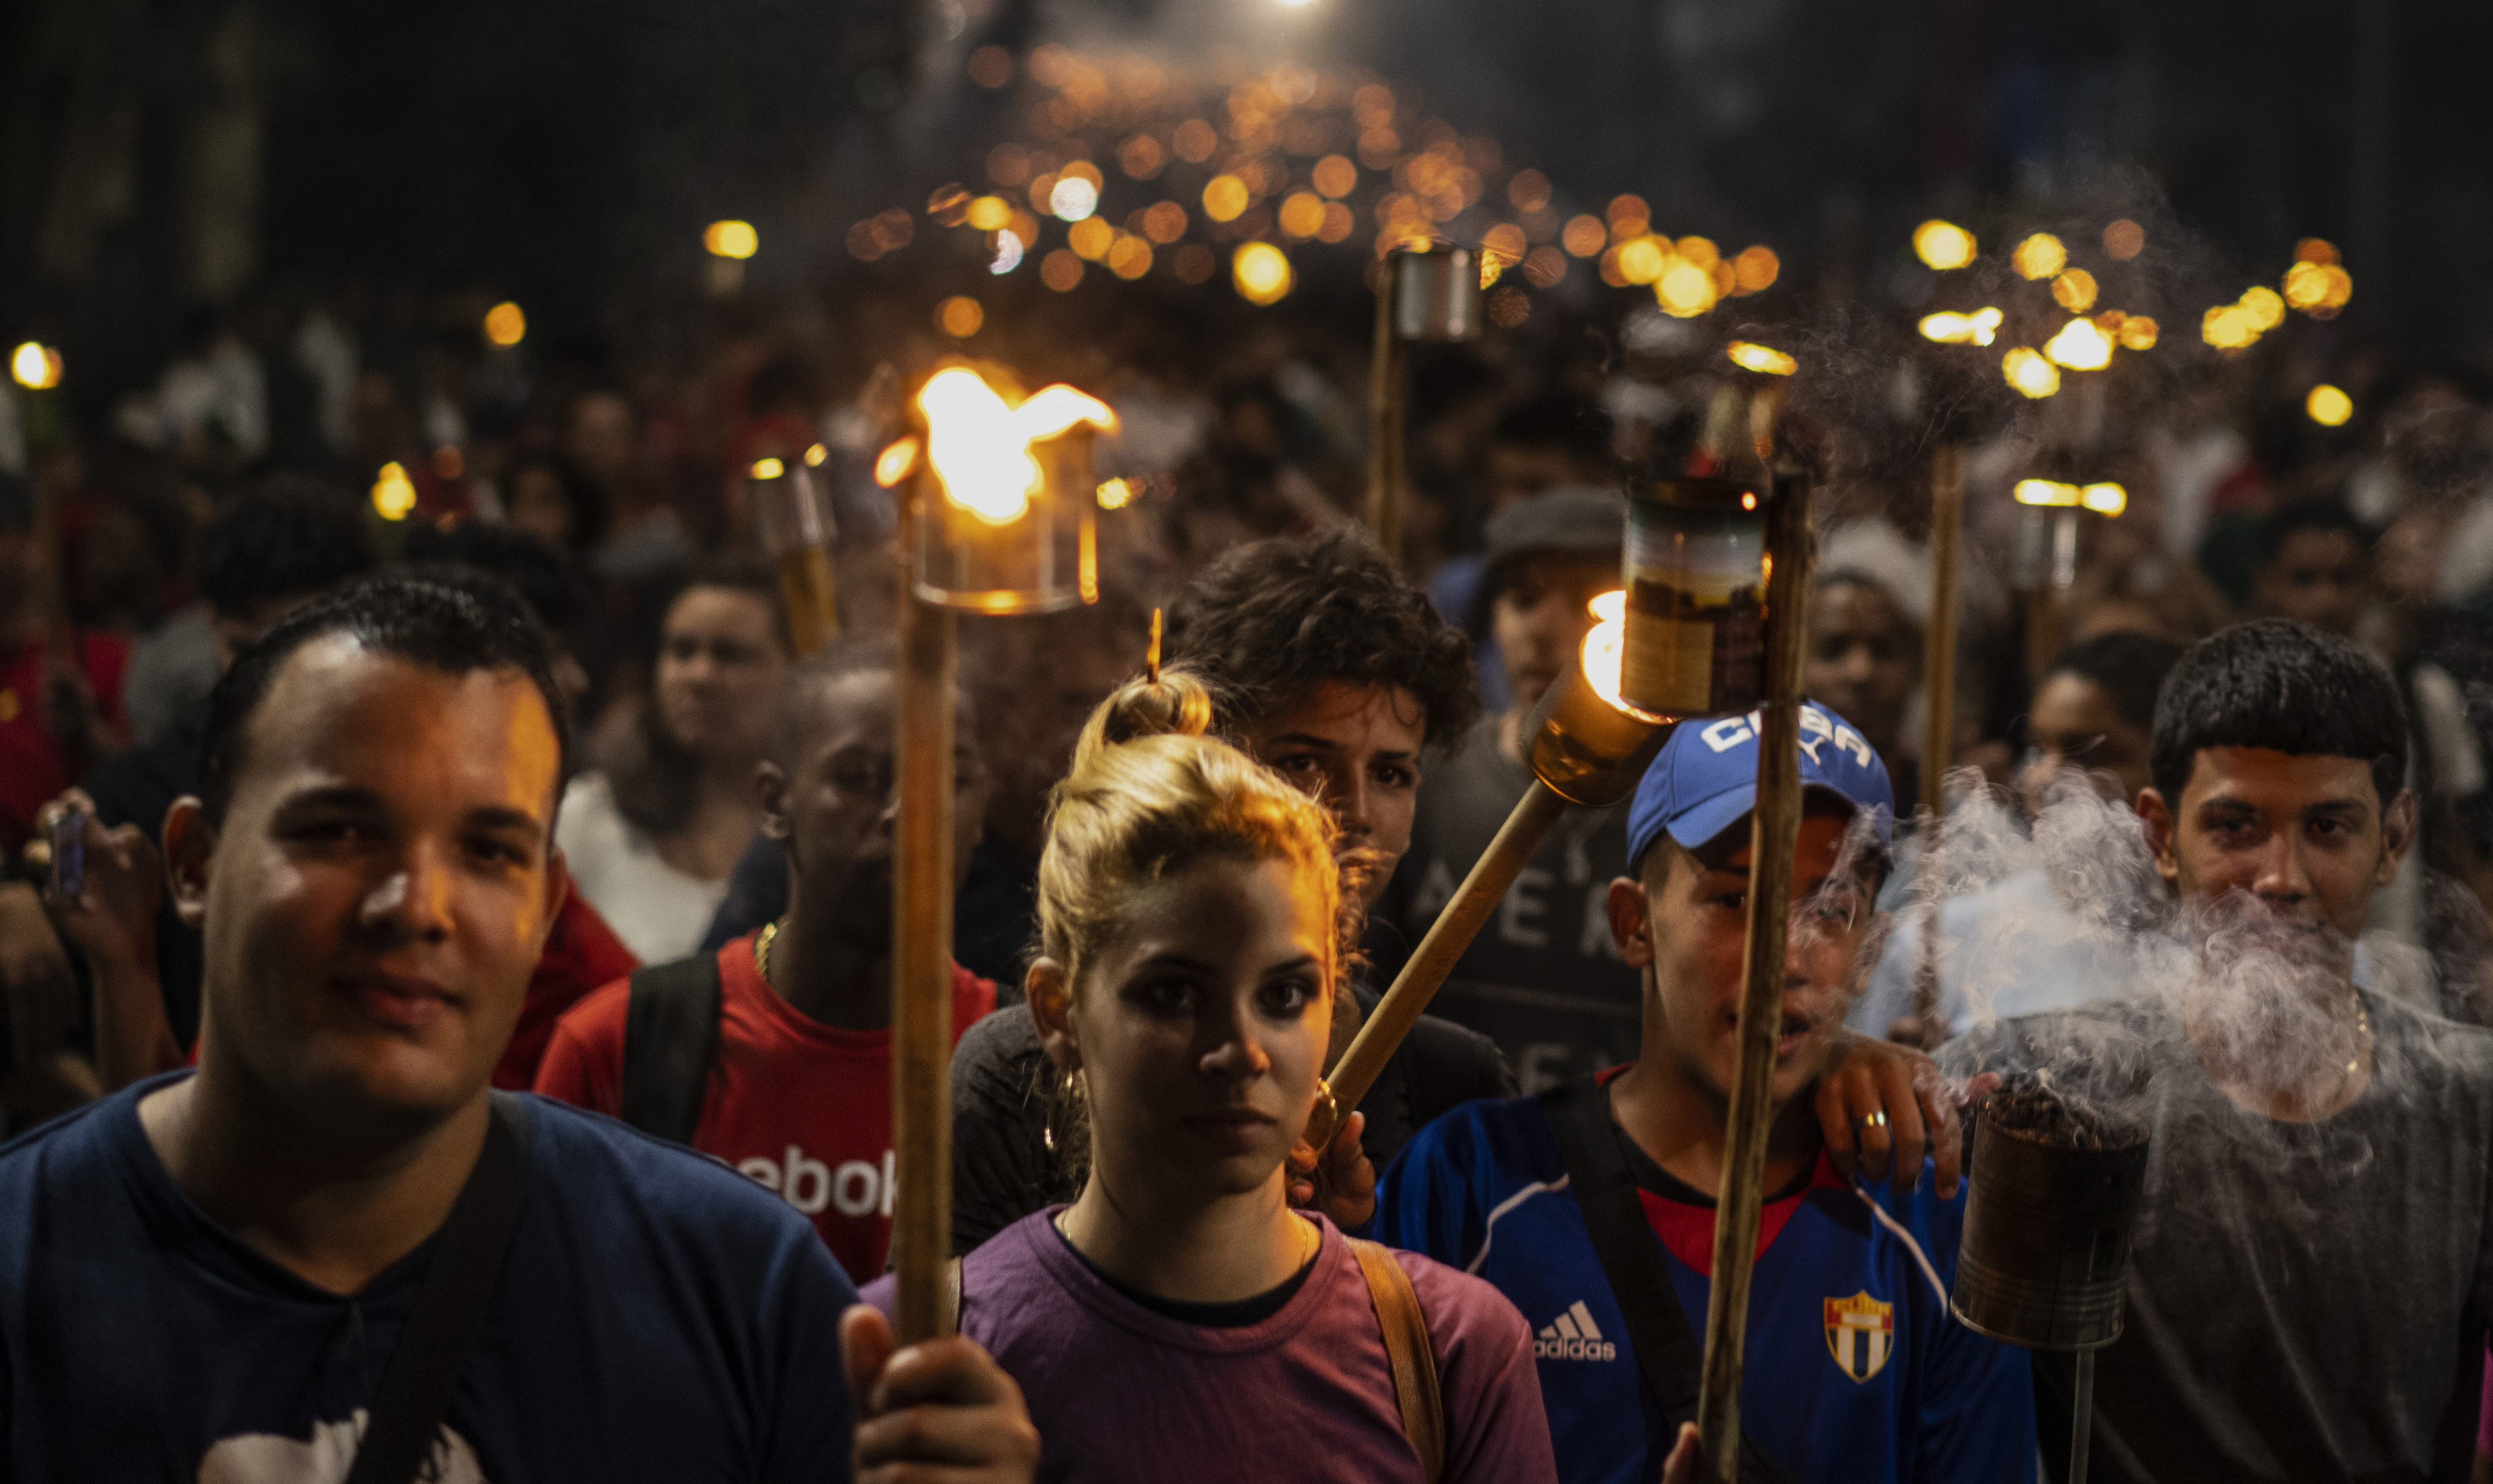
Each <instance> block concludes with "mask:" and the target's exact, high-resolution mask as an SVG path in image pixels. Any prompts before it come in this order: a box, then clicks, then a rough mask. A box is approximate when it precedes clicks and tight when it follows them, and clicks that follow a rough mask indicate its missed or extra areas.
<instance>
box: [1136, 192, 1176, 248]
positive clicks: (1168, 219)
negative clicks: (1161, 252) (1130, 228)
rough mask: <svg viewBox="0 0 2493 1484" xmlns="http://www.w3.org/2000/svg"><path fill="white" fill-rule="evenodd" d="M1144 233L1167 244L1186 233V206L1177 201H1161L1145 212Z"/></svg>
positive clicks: (1164, 244) (1156, 240)
mask: <svg viewBox="0 0 2493 1484" xmlns="http://www.w3.org/2000/svg"><path fill="white" fill-rule="evenodd" d="M1143 235H1144V236H1146V237H1148V238H1150V239H1151V240H1152V241H1154V242H1156V243H1159V244H1161V245H1162V246H1166V245H1167V244H1169V243H1172V242H1175V241H1177V240H1178V239H1179V238H1181V237H1184V236H1185V235H1186V208H1185V207H1183V206H1180V205H1179V204H1178V203H1177V202H1175V201H1160V202H1156V203H1155V204H1154V205H1153V206H1152V208H1151V209H1150V210H1148V211H1146V212H1144V213H1143Z"/></svg>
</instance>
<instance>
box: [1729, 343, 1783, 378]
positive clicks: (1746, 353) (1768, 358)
mask: <svg viewBox="0 0 2493 1484" xmlns="http://www.w3.org/2000/svg"><path fill="white" fill-rule="evenodd" d="M1723 353H1724V354H1725V355H1727V356H1729V357H1730V358H1731V364H1733V365H1734V366H1737V367H1739V368H1741V369H1742V370H1744V371H1759V372H1762V373H1764V374H1766V375H1769V376H1788V375H1790V374H1791V373H1792V372H1793V371H1798V370H1799V369H1800V363H1799V362H1797V361H1795V360H1793V359H1792V358H1791V357H1790V356H1788V355H1786V354H1785V353H1784V352H1782V351H1780V350H1777V349H1775V348H1774V347H1773V346H1771V345H1758V344H1754V343H1752V342H1750V341H1732V342H1731V343H1729V344H1728V345H1726V346H1724V347H1723Z"/></svg>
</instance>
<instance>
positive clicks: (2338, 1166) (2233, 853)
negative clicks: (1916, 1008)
mask: <svg viewBox="0 0 2493 1484" xmlns="http://www.w3.org/2000/svg"><path fill="white" fill-rule="evenodd" d="M2406 755H2407V729H2406V720H2405V713H2404V708H2403V707H2402V706H2401V705H2400V704H2399V700H2398V692H2397V687H2396V684H2395V683H2394V682H2393V681H2392V680H2391V679H2390V678H2389V675H2388V671H2386V670H2385V669H2383V668H2381V666H2380V665H2379V663H2378V662H2376V661H2374V660H2372V659H2371V658H2370V657H2369V656H2367V655H2365V654H2364V653H2363V652H2362V651H2361V650H2360V649H2358V648H2357V647H2356V646H2355V645H2354V643H2352V642H2351V641H2350V640H2347V639H2344V638H2339V637H2337V636H2335V635H2331V634H2328V633H2324V632H2323V631H2321V630H2318V629H2315V628H2312V627H2310V626H2309V625H2305V624H2298V623H2293V622H2290V621H2286V620H2282V619H2268V620H2263V621H2260V622H2257V623H2251V624H2245V625H2242V626H2241V627H2239V628H2236V629H2231V630H2228V631H2226V632H2224V633H2222V634H2218V635H2216V636H2215V637H2214V638H2208V639H2205V640H2203V641H2201V642H2200V643H2199V644H2197V645H2195V646H2194V647H2192V648H2191V649H2190V651H2189V652H2188V653H2186V654H2185V655H2183V656H2182V658H2181V660H2180V662H2179V663H2178V665H2177V666H2176V667H2175V668H2174V670H2173V673H2172V675H2171V676H2170V678H2168V679H2167V680H2166V682H2165V685H2164V690H2163V693H2162V696H2161V697H2160V698H2159V699H2158V701H2157V704H2156V708H2155V728H2154V737H2153V742H2152V746H2151V752H2150V771H2151V773H2152V776H2153V780H2154V782H2153V786H2152V787H2148V788H2145V789H2143V790H2141V791H2140V793H2139V796H2138V813H2139V815H2140V816H2141V817H2142V818H2143V820H2144V822H2145V825H2146V837H2147V844H2148V847H2149V849H2150V850H2151V852H2152V855H2153V858H2154V864H2155V869H2156V872H2157V874H2158V875H2159V876H2162V877H2163V878H2164V880H2165V881H2166V882H2167V883H2168V884H2169V885H2170V886H2171V887H2172V888H2173V889H2174V891H2175V892H2176V893H2177V894H2178V905H2179V924H2180V926H2181V929H2182V930H2183V931H2182V932H2180V933H2178V934H2177V935H2174V936H2173V937H2172V938H2171V939H2170V940H2169V941H2165V940H2159V939H2150V940H2148V941H2147V942H2146V943H2144V944H2143V945H2142V947H2141V952H2140V955H2139V957H2140V960H2141V962H2142V963H2145V964H2148V965H2156V966H2157V969H2156V970H2150V971H2149V972H2148V973H2147V974H2145V975H2143V976H2142V978H2141V980H2140V982H2138V983H2137V984H2135V985H2134V986H2133V987H2132V992H2131V994H2129V995H2128V996H2127V997H2125V998H2122V999H2118V1000H2110V1001H2105V1002H2102V1003H2099V1004H2094V1005H2088V1006H2086V1007H2083V1008H2080V1009H2076V1010H2070V1011H2062V1012H2056V1013H2052V1014H2045V1015H2036V1016H2027V1017H2024V1018H2021V1019H2018V1020H2012V1021H2005V1022H2000V1023H1997V1024H1993V1025H1990V1026H1986V1027H1984V1028H1982V1029H1980V1030H1977V1031H1975V1032H1974V1033H1972V1034H1970V1035H1968V1036H1966V1037H1965V1038H1963V1039H1961V1040H1959V1041H1957V1042H1955V1043H1953V1044H1951V1045H1950V1046H1949V1047H1947V1048H1946V1049H1944V1050H1943V1051H1942V1053H1941V1055H1940V1061H1941V1065H1942V1066H1943V1067H1945V1068H1946V1069H1947V1070H1948V1071H1949V1072H1950V1073H1951V1074H1952V1075H1964V1074H1967V1073H1970V1072H1973V1071H1977V1070H1988V1071H2000V1072H2006V1073H2011V1074H2015V1073H2018V1072H2022V1071H2028V1070H2035V1069H2044V1070H2050V1071H2053V1072H2055V1073H2056V1074H2057V1076H2058V1077H2059V1078H2060V1079H2061V1081H2060V1082H2059V1083H2058V1085H2061V1086H2063V1087H2065V1086H2068V1085H2070V1083H2069V1081H2068V1079H2071V1078H2082V1077H2085V1076H2087V1075H2088V1074H2089V1073H2102V1072H2103V1071H2104V1070H2105V1069H2106V1068H2107V1067H2109V1066H2115V1065H2118V1064H2121V1058H2122V1056H2123V1055H2124V1054H2125V1055H2126V1056H2127V1057H2129V1058H2130V1059H2129V1060H2128V1061H2127V1063H2126V1064H2127V1065H2129V1066H2132V1067H2136V1068H2140V1069H2144V1070H2145V1071H2146V1072H2147V1073H2148V1082H2147V1083H2146V1090H2145V1093H2144V1097H2143V1100H2142V1103H2141V1105H2140V1107H2139V1110H2138V1111H2139V1112H2141V1113H2143V1114H2144V1115H2146V1116H2147V1118H2148V1120H2149V1123H2150V1126H2151V1130H2152V1135H2151V1137H2152V1143H2150V1145H2149V1152H2148V1172H2147V1185H2146V1196H2145V1202H2144V1205H2143V1207H2142V1210H2141V1213H2140V1216H2139V1219H2138V1222H2137V1225H2136V1227H2135V1229H2134V1231H2133V1232H2132V1248H2131V1254H2130V1262H2129V1279H2128V1291H2127V1295H2126V1303H2125V1312H2124V1316H2123V1323H2124V1327H2123V1330H2122V1333H2121V1336H2120V1338H2119V1339H2118V1341H2117V1342H2115V1343H2114V1344H2113V1345H2112V1346H2111V1347H2110V1348H2109V1349H2107V1350H2103V1351H2102V1352H2101V1355H2100V1359H2099V1361H2098V1366H2097V1372H2096V1380H2095V1404H2094V1405H2095V1412H2094V1425H2093V1430H2092V1436H2093V1443H2092V1449H2093V1467H2094V1474H2095V1477H2096V1478H2098V1479H2104V1480H2133V1479H2135V1480H2181V1479H2194V1480H2195V1479H2227V1480H2278V1481H2283V1480H2300V1479H2426V1478H2430V1479H2451V1480H2458V1479H2465V1478H2466V1477H2467V1476H2468V1469H2469V1464H2470V1460H2471V1458H2472V1456H2473V1453H2474V1444H2475V1432H2476V1423H2477V1411H2478V1381H2479V1377H2480V1366H2481V1364H2482V1361H2483V1357H2484V1336H2485V1324H2486V1320H2487V1317H2488V1297H2493V1229H2488V1225H2487V1215H2486V1202H2487V1198H2488V1196H2493V1169H2488V1164H2493V1035H2488V1034H2487V1033H2486V1032H2484V1031H2482V1030H2478V1029H2474V1028H2470V1027H2463V1026H2460V1025H2457V1024H2452V1023H2449V1022H2447V1021H2441V1020H2437V1019H2433V1018H2430V1017H2428V1016H2425V1015H2423V1014H2421V1013H2419V1012H2418V1011H2415V1010H2412V1009H2409V1008H2406V1007H2405V1006H2403V1005H2401V1004H2399V1003H2398V1002H2396V1001H2395V1000H2392V999H2388V998H2385V997H2383V996H2381V995H2379V994H2373V993H2371V992H2370V991H2367V990H2363V989H2360V988H2358V986H2357V985H2356V984H2355V982H2354V979H2353V944H2354V939H2355V936H2356V935H2358V933H2360V932H2361V931H2362V927H2363V920H2364V916H2365V913H2366V912H2367V911H2368V910H2369V909H2370V906H2371V902H2372V895H2373V893H2374V892H2376V891H2378V890H2379V889H2380V888H2381V887H2383V886H2385V885H2387V884H2388V882H2389V881H2390V880H2391V879H2392V878H2393V877H2394V876H2396V874H2397V869H2398V861H2399V858H2400V857H2401V855H2403V853H2404V852H2405V850H2406V849H2407V847H2408V846H2409V844H2410V842H2411V841H2412V840H2413V839H2414V832H2415V802H2414V798H2413V796H2412V795H2411V794H2409V793H2408V792H2407V791H2406V789H2405V788H2404V787H2401V781H2402V779H2403V778H2404V777H2405V770H2406V761H2407V756H2406ZM2157 970H2160V971H2157ZM2081 1048H2085V1049H2088V1052H2090V1053H2091V1054H2088V1053H2085V1052H2081V1050H2080V1049H2081ZM2106 1052H2110V1053H2113V1054H2110V1055H2107V1054H2104V1053H2106ZM2035 1361H2036V1364H2035V1373H2036V1386H2037V1390H2038V1392H2039V1393H2040V1394H2039V1395H2038V1398H2037V1401H2038V1404H2039V1405H2038V1409H2037V1410H2038V1412H2039V1413H2040V1414H2041V1415H2042V1417H2043V1426H2042V1436H2043V1438H2044V1439H2045V1445H2046V1447H2047V1448H2051V1449H2053V1450H2055V1451H2056V1452H2057V1450H2059V1449H2063V1448H2065V1447H2066V1446H2067V1444H2066V1439H2067V1438H2068V1431H2067V1427H2066V1424H2065V1418H2066V1407H2067V1403H2066V1398H2067V1397H2068V1395H2069V1392H2070V1383H2071V1380H2072V1373H2071V1367H2070V1359H2069V1357H2068V1356H2066V1355H2055V1354H2049V1353H2041V1354H2037V1355H2036V1357H2035ZM2055 1410H2057V1411H2058V1412H2059V1413H2060V1415H2061V1417H2062V1419H2063V1420H2062V1424H2061V1426H2059V1427H2058V1428H2057V1429H2056V1428H2055V1427H2054V1425H2053V1422H2052V1420H2051V1416H2052V1413H2053V1412H2054V1411H2055ZM2056 1435H2057V1436H2056Z"/></svg>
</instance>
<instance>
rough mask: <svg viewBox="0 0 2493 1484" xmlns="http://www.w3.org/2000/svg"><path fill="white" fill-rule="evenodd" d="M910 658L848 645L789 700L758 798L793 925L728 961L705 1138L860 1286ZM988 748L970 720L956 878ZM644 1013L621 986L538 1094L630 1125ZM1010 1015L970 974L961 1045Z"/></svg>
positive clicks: (955, 1000) (881, 1067)
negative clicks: (628, 1091)
mask: <svg viewBox="0 0 2493 1484" xmlns="http://www.w3.org/2000/svg"><path fill="white" fill-rule="evenodd" d="M893 659H894V656H893V651H892V648H891V645H890V643H889V641H888V640H878V639H871V638H852V639H841V640H838V641H836V642H834V643H833V644H831V645H830V646H829V647H828V648H826V649H825V650H823V651H822V652H821V653H819V654H817V655H815V656H814V657H812V658H811V659H809V660H807V661H805V662H804V663H803V664H802V665H800V666H798V667H797V668H796V670H795V671H794V672H793V673H792V674H791V675H790V676H789V677H788V682H787V686H786V688H785V689H784V690H783V691H782V692H781V693H780V698H779V714H778V719H777V723H776V726H775V728H774V736H773V745H772V753H773V760H771V761H768V762H765V763H764V764H762V766H761V768H760V769H759V770H758V771H757V775H756V778H755V790H756V796H757V797H758V799H759V800H760V802H761V805H762V812H763V826H762V827H763V829H764V831H765V832H766V833H767V834H768V835H769V836H770V837H771V838H772V839H774V840H777V841H778V842H779V843H780V845H781V846H782V847H783V848H785V849H786V851H787V854H788V913H787V915H786V916H784V917H782V918H780V919H779V921H777V922H775V923H772V924H770V925H769V926H767V927H766V928H764V929H762V930H761V931H760V932H758V933H750V934H747V935H744V936H742V937H739V938H736V939H735V940H733V941H731V942H730V943H728V945H727V946H726V947H724V948H722V949H720V950H719V951H718V955H717V960H718V1007H719V1008H718V1025H717V1042H716V1047H715V1050H714V1051H713V1052H712V1054H711V1056H710V1062H709V1068H708V1072H707V1075H706V1081H705V1083H704V1085H703V1090H702V1097H701V1107H700V1113H699V1115H698V1117H697V1118H696V1120H695V1121H694V1124H693V1136H692V1145H693V1147H694V1148H696V1149H699V1150H701V1151H702V1152H703V1153H705V1154H712V1155H715V1156H717V1157H718V1158H720V1159H722V1160H724V1161H726V1162H727V1163H728V1164H730V1165H732V1166H734V1167H735V1168H736V1169H737V1170H739V1171H741V1172H744V1173H745V1174H746V1175H749V1176H751V1177H752V1178H753V1179H755V1180H757V1181H759V1182H760V1183H762V1184H763V1185H766V1186H767V1187H769V1188H770V1189H772V1190H774V1191H777V1192H778V1193H779V1195H780V1197H781V1198H782V1199H784V1200H785V1201H787V1202H788V1203H789V1204H791V1205H793V1206H795V1207H796V1209H797V1210H799V1211H802V1212H804V1213H805V1214H806V1215H808V1216H810V1217H812V1218H813V1222H814V1228H815V1230H816V1231H818V1232H822V1234H823V1240H824V1241H825V1242H826V1243H827V1244H829V1246H830V1249H831V1252H832V1255H833V1256H835V1257H837V1258H838V1259H839V1261H840V1265H841V1266H843V1267H845V1268H847V1269H848V1271H849V1273H850V1275H851V1276H852V1277H854V1278H856V1279H857V1280H858V1281H859V1282H864V1281H867V1280H869V1279H872V1278H874V1277H877V1276H879V1275H880V1274H881V1273H882V1272H883V1266H884V1253H885V1250H886V1247H888V1246H889V1244H890V1240H891V1030H890V1024H891V929H892V924H891V835H892V822H893V817H894V814H895V803H894V799H893V789H892V777H893V772H894V760H893V757H894V746H893V740H894V739H893V721H894V713H893V686H892V665H893ZM956 735H957V736H958V737H959V739H960V740H959V742H958V743H957V744H956V750H955V753H954V758H953V790H954V792H953V797H954V801H955V807H954V810H953V820H954V826H953V828H954V832H955V834H954V840H953V850H952V859H953V863H954V869H955V870H956V871H966V869H967V867H968V865H969V860H970V851H971V850H972V848H973V847H975V846H976V845H977V841H978V821H979V817H980V816H981V814H982V813H983V808H984V802H985V799H984V795H985V791H986V773H985V769H984V767H983V766H982V764H981V763H980V761H979V757H978V752H977V748H976V744H975V743H974V742H972V741H971V740H970V739H971V738H972V737H973V736H975V735H976V726H975V724H974V722H973V721H972V719H971V717H970V715H969V711H968V707H967V706H966V705H964V706H962V708H961V715H960V724H959V726H958V727H957V728H956ZM956 884H957V883H956ZM662 971H663V970H662ZM645 972H647V971H645ZM631 999H632V986H631V981H630V980H628V979H626V980H620V981H617V982H616V983H614V984H610V985H608V986H607V987H606V988H604V989H602V990H599V991H598V992H597V993H595V994H591V995H589V996H588V997H587V998H586V999H585V1000H582V1001H581V1002H580V1004H579V1005H578V1006H576V1007H574V1008H573V1009H572V1011H571V1012H570V1013H569V1014H567V1015H565V1016H564V1017H563V1018H562V1019H561V1020H560V1021H559V1022H557V1023H556V1025H555V1030H554V1039H553V1041H552V1043H551V1044H550V1045H549V1046H548V1047H547V1048H546V1054H545V1060H544V1062H543V1063H542V1064H541V1065H540V1067H539V1068H538V1071H537V1084H536V1090H537V1091H539V1092H541V1093H544V1094H546V1095H547V1096H549V1097H557V1098H561V1099H562V1100H563V1101H565V1102H568V1103H577V1104H579V1105H580V1106H582V1107H584V1108H591V1109H595V1110H597V1111H598V1112H600V1113H621V1112H622V1110H623V1078H624V1071H623V1068H624V1054H623V1045H624V1026H625V1024H626V1022H627V1019H628V1018H629V1015H630V1011H631ZM995 1005H996V987H995V984H994V982H993V981H991V980H986V979H981V978H978V977H977V976H976V975H975V974H972V973H970V972H969V971H967V970H966V969H963V968H961V967H959V966H958V965H955V966H954V967H953V970H952V1028H953V1034H954V1035H955V1036H958V1035H959V1034H960V1032H961V1031H962V1030H964V1029H967V1028H968V1027H969V1025H970V1024H972V1023H973V1022H976V1020H978V1019H979V1018H980V1017H981V1016H984V1015H985V1014H987V1012H989V1011H990V1010H993V1009H994V1008H995Z"/></svg>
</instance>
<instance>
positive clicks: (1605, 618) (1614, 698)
mask: <svg viewBox="0 0 2493 1484" xmlns="http://www.w3.org/2000/svg"><path fill="white" fill-rule="evenodd" d="M1586 607H1588V608H1591V609H1592V613H1593V617H1594V618H1595V619H1596V620H1597V622H1595V623H1594V625H1593V629H1592V632H1591V633H1589V634H1587V635H1585V636H1584V647H1583V650H1582V658H1583V663H1584V681H1585V683H1586V684H1588V685H1590V686H1591V687H1592V688H1593V694H1594V695H1596V696H1599V697H1602V699H1604V700H1606V701H1607V702H1609V703H1610V704H1611V705H1613V706H1615V707H1617V708H1618V709H1619V710H1621V711H1625V712H1627V713H1629V714H1630V715H1634V714H1636V708H1635V707H1633V706H1631V705H1629V704H1628V703H1627V702H1626V701H1625V700H1624V699H1622V698H1620V696H1619V662H1620V655H1621V652H1622V650H1623V649H1624V647H1625V645H1626V642H1627V633H1628V595H1627V592H1626V590H1625V589H1624V588H1622V589H1619V590H1616V591H1612V592H1607V593H1604V594H1602V595H1601V596H1600V597H1598V598H1595V599H1594V600H1593V601H1592V602H1591V603H1590V604H1588V605H1586Z"/></svg>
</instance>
